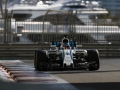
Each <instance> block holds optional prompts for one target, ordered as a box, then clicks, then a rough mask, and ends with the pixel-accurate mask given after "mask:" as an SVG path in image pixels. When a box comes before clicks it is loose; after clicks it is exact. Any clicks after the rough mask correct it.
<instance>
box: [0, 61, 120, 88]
mask: <svg viewBox="0 0 120 90" xmlns="http://www.w3.org/2000/svg"><path fill="white" fill-rule="evenodd" d="M22 61H23V62H25V63H26V64H27V65H29V66H32V67H33V60H22ZM100 63H101V66H100V69H99V70H98V71H86V70H64V71H56V70H51V71H45V72H47V73H50V74H52V75H55V76H57V77H59V78H61V79H64V80H65V81H67V82H69V83H70V84H72V85H73V86H75V87H76V88H77V89H78V90H120V59H101V60H100ZM63 84H64V85H65V84H66V83H63ZM47 86H48V85H39V84H34V85H29V84H27V85H26V84H15V83H3V82H1V83H0V90H43V87H47ZM51 88H52V87H51ZM58 89H59V90H60V88H58ZM47 90H49V89H47ZM51 90H57V89H54V87H53V88H52V89H51ZM70 90H72V89H70Z"/></svg>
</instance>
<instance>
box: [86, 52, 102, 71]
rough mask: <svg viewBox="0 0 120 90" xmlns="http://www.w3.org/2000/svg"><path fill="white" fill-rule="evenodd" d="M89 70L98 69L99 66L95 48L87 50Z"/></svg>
mask: <svg viewBox="0 0 120 90" xmlns="http://www.w3.org/2000/svg"><path fill="white" fill-rule="evenodd" d="M87 54H88V58H87V61H88V63H89V68H88V69H89V70H90V71H93V70H98V69H99V68H100V61H99V53H98V51H97V50H87Z"/></svg>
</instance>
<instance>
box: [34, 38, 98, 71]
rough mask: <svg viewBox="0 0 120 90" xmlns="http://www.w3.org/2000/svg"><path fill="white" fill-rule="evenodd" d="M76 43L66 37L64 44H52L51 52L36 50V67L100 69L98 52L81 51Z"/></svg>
mask: <svg viewBox="0 0 120 90" xmlns="http://www.w3.org/2000/svg"><path fill="white" fill-rule="evenodd" d="M80 46H81V45H76V42H75V41H69V39H68V38H67V37H66V36H64V38H63V39H62V42H56V41H54V42H52V44H51V48H54V49H50V50H36V51H35V54H34V67H35V69H36V70H38V71H40V70H47V69H54V68H63V69H64V68H85V69H88V70H90V71H93V70H98V69H99V67H100V62H99V52H98V50H83V49H79V47H80Z"/></svg>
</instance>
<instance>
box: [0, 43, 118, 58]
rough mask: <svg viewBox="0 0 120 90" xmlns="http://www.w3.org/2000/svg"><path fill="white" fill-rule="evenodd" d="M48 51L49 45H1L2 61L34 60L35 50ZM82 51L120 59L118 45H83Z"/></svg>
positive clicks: (0, 54) (101, 56) (0, 56)
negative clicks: (92, 51)
mask: <svg viewBox="0 0 120 90" xmlns="http://www.w3.org/2000/svg"><path fill="white" fill-rule="evenodd" d="M40 49H42V50H44V49H46V50H48V49H50V45H49V44H0V59H34V51H35V50H40ZM81 49H98V51H99V55H100V58H119V57H120V46H119V45H118V44H114V45H113V44H82V47H81Z"/></svg>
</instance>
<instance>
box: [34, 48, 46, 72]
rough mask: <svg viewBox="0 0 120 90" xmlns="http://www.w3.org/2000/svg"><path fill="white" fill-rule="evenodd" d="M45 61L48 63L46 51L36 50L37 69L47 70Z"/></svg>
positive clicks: (35, 61)
mask: <svg viewBox="0 0 120 90" xmlns="http://www.w3.org/2000/svg"><path fill="white" fill-rule="evenodd" d="M43 63H45V64H46V63H47V56H46V53H45V52H44V51H42V50H36V51H35V54H34V67H35V69H36V70H38V71H40V70H45V65H42V64H43Z"/></svg>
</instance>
